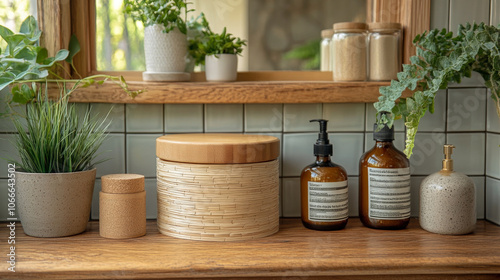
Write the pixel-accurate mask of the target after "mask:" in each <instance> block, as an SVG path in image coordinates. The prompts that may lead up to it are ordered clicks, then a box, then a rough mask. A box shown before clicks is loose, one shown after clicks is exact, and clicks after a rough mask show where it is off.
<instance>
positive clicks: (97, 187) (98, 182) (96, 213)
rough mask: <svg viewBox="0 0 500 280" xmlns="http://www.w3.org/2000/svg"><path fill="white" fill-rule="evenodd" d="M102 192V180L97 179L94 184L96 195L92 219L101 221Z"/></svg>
mask: <svg viewBox="0 0 500 280" xmlns="http://www.w3.org/2000/svg"><path fill="white" fill-rule="evenodd" d="M101 190H102V185H101V179H96V180H95V184H94V193H93V194H92V208H91V210H90V218H91V219H92V220H99V192H100V191H101Z"/></svg>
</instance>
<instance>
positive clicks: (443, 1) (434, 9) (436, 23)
mask: <svg viewBox="0 0 500 280" xmlns="http://www.w3.org/2000/svg"><path fill="white" fill-rule="evenodd" d="M449 8H450V0H433V1H431V29H435V28H437V29H443V28H446V29H448V22H449V17H448V14H449Z"/></svg>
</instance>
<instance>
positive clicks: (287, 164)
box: [283, 133, 318, 183]
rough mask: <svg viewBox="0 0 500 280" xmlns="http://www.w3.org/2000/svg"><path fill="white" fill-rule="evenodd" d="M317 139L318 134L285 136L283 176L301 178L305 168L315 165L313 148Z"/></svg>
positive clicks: (291, 134)
mask: <svg viewBox="0 0 500 280" xmlns="http://www.w3.org/2000/svg"><path fill="white" fill-rule="evenodd" d="M317 138H318V134H317V133H290V134H285V135H283V176H300V173H301V172H302V169H304V167H306V166H307V165H309V164H312V163H314V161H315V160H316V157H315V156H314V148H313V147H314V143H316V139H317ZM284 183H285V182H284Z"/></svg>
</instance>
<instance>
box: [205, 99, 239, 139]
mask: <svg viewBox="0 0 500 280" xmlns="http://www.w3.org/2000/svg"><path fill="white" fill-rule="evenodd" d="M205 132H243V105H242V104H207V105H205Z"/></svg>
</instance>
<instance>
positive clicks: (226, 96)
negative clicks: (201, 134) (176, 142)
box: [51, 72, 408, 104]
mask: <svg viewBox="0 0 500 280" xmlns="http://www.w3.org/2000/svg"><path fill="white" fill-rule="evenodd" d="M102 73H106V74H112V75H113V74H114V75H116V74H121V73H126V72H102ZM138 73H140V72H132V75H130V74H129V75H128V76H127V75H126V76H125V78H126V79H127V83H128V85H129V88H130V89H131V90H140V89H143V90H146V92H144V93H141V94H140V95H139V96H137V97H136V98H135V99H131V98H130V97H129V96H128V95H127V94H126V93H124V92H123V91H122V90H121V89H120V88H119V87H118V86H116V85H114V84H113V83H110V82H106V83H104V84H103V85H100V86H97V85H96V86H90V87H87V88H81V89H78V90H77V91H75V92H74V93H73V94H72V96H71V99H70V101H71V102H85V103H143V104H166V103H172V104H189V103H191V104H192V103H201V104H203V103H205V104H210V103H220V104H230V103H371V102H376V101H378V97H379V96H380V94H379V87H381V86H387V85H389V84H390V82H333V81H331V72H316V73H314V75H313V73H312V72H304V73H302V74H301V72H277V73H273V72H243V73H238V81H236V82H229V83H214V82H206V81H204V77H203V75H204V73H195V74H193V77H192V81H191V82H177V83H172V82H145V81H138V80H139V79H140V75H138ZM299 79H300V80H299ZM329 79H330V80H329ZM51 96H52V97H57V96H58V91H57V90H53V91H52V92H51ZM404 96H408V93H405V95H404Z"/></svg>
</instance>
